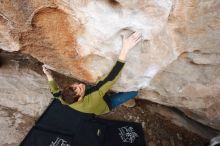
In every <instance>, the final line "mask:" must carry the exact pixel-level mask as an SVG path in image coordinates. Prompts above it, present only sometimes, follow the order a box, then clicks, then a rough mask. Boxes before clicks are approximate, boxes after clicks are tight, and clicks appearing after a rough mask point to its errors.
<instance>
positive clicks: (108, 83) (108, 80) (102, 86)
mask: <svg viewBox="0 0 220 146" xmlns="http://www.w3.org/2000/svg"><path fill="white" fill-rule="evenodd" d="M141 39H142V38H141V34H140V33H138V32H135V33H133V34H132V35H130V36H129V37H125V36H123V46H122V49H121V51H120V54H119V57H118V60H117V62H116V63H115V65H114V66H113V68H112V69H111V71H110V72H109V73H108V75H107V76H105V78H103V79H102V80H100V81H99V82H98V83H97V84H96V86H94V87H92V88H91V89H89V90H88V91H87V93H86V94H89V93H92V92H94V91H97V90H98V91H99V92H100V94H101V95H102V96H103V95H105V93H106V92H107V91H108V90H109V89H110V88H111V87H112V86H113V85H114V83H115V82H116V81H117V80H118V78H119V77H120V73H121V70H122V69H123V67H124V64H125V60H126V57H127V54H128V52H129V50H130V49H131V48H133V47H134V46H135V45H136V44H137V43H138V42H139V41H140V40H141Z"/></svg>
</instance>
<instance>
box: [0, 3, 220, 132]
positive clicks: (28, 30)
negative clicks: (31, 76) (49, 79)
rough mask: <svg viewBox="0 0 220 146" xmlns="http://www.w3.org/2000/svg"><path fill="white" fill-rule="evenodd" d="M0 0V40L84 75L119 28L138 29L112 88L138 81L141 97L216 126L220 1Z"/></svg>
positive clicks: (106, 63) (113, 51)
mask: <svg viewBox="0 0 220 146" xmlns="http://www.w3.org/2000/svg"><path fill="white" fill-rule="evenodd" d="M0 2H1V3H0V48H2V49H3V50H7V51H17V50H20V51H21V52H24V53H28V54H31V55H32V56H33V57H35V58H37V59H38V60H40V61H41V62H43V63H45V64H48V65H49V66H51V68H53V69H54V70H56V71H58V72H60V73H63V74H66V75H68V76H72V77H74V78H78V79H80V80H83V81H86V82H95V81H96V80H97V79H98V78H99V77H101V76H102V75H104V74H105V73H107V72H108V70H109V69H110V68H111V66H112V65H113V63H114V62H115V60H116V59H117V55H118V53H119V51H120V48H121V38H120V35H121V34H127V35H128V34H130V33H131V32H133V31H136V30H138V31H141V32H142V33H143V41H142V42H141V43H140V44H138V45H137V46H136V47H135V48H134V49H133V50H132V51H131V52H130V54H129V56H128V60H127V63H126V66H125V68H124V70H123V72H122V76H121V78H120V80H119V81H118V83H117V84H116V85H115V86H114V88H113V89H114V90H117V91H128V90H136V89H140V88H142V89H143V91H142V95H141V98H144V99H149V100H151V101H155V102H158V103H161V104H166V105H170V106H175V107H180V108H181V109H183V110H184V111H185V113H186V114H188V115H189V116H192V117H194V118H195V119H196V116H198V117H199V121H200V122H202V123H204V124H207V125H209V126H211V127H214V128H216V129H220V127H219V125H220V119H219V117H220V116H219V114H220V113H219V111H220V110H219V109H218V107H219V105H220V103H219V100H220V98H219V95H220V94H219V91H220V90H219V88H220V81H219V80H220V79H219V76H220V74H219V73H220V72H219V68H220V67H219V64H220V62H219V61H220V56H219V53H220V49H219V46H220V41H219V38H220V18H219V17H220V12H219V11H220V1H218V0H209V1H202V0H193V1H192V0H175V1H174V0H166V1H165V0H148V1H138V0H133V1H127V0H117V1H116V0H96V1H88V0H76V1H68V0H59V1H56V0H53V1H52V0H44V1H43V0H32V1H19V0H16V1H13V2H12V1H0ZM181 54H183V55H181ZM188 111H191V112H192V113H194V114H192V113H190V112H188ZM195 115H196V116H195ZM213 123H214V124H213Z"/></svg>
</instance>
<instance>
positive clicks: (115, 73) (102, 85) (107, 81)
mask: <svg viewBox="0 0 220 146" xmlns="http://www.w3.org/2000/svg"><path fill="white" fill-rule="evenodd" d="M124 64H125V62H124V61H122V60H117V62H116V63H115V65H114V66H113V68H112V69H111V71H110V72H109V73H108V74H107V75H106V76H104V78H102V79H101V80H99V81H98V83H97V84H96V85H95V86H93V87H92V88H91V89H90V90H88V91H87V92H86V94H90V93H92V92H95V91H98V92H99V93H100V95H102V96H104V95H105V93H106V92H107V91H108V90H109V89H110V88H111V87H112V86H113V85H114V83H115V82H116V81H117V80H118V79H119V77H120V73H121V70H122V68H123V67H124Z"/></svg>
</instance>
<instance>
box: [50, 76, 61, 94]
mask: <svg viewBox="0 0 220 146" xmlns="http://www.w3.org/2000/svg"><path fill="white" fill-rule="evenodd" d="M49 87H50V92H51V93H52V95H53V96H54V97H55V98H58V97H60V96H61V90H60V89H59V87H58V85H57V83H56V82H55V80H51V81H49Z"/></svg>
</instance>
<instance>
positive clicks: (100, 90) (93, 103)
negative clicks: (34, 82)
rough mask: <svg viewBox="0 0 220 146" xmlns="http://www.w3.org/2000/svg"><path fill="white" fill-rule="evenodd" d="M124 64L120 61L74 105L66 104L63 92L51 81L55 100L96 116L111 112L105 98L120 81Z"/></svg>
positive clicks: (51, 89)
mask: <svg viewBox="0 0 220 146" xmlns="http://www.w3.org/2000/svg"><path fill="white" fill-rule="evenodd" d="M124 64H125V63H124V62H123V61H121V60H118V61H117V62H116V64H115V65H114V66H113V68H112V69H111V71H110V72H109V73H108V75H107V76H105V77H104V78H102V79H101V80H100V81H98V83H97V84H96V85H95V86H93V87H91V88H89V89H87V90H86V92H85V96H84V98H83V100H82V101H78V102H74V103H73V104H67V103H65V101H63V100H62V98H61V90H60V89H59V88H58V86H57V84H56V82H55V81H54V80H52V81H49V85H50V91H51V93H52V94H53V95H54V97H55V98H57V99H59V100H60V101H61V103H62V104H66V105H68V106H69V107H71V108H73V109H75V110H78V111H80V112H84V113H94V114H96V115H101V114H104V113H107V112H109V111H110V110H109V107H108V105H107V103H106V102H105V101H104V99H103V96H104V95H105V94H106V92H107V91H108V90H109V89H110V88H111V87H112V86H113V84H114V83H115V82H116V81H117V80H118V78H119V76H120V73H121V70H122V68H123V66H124Z"/></svg>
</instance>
